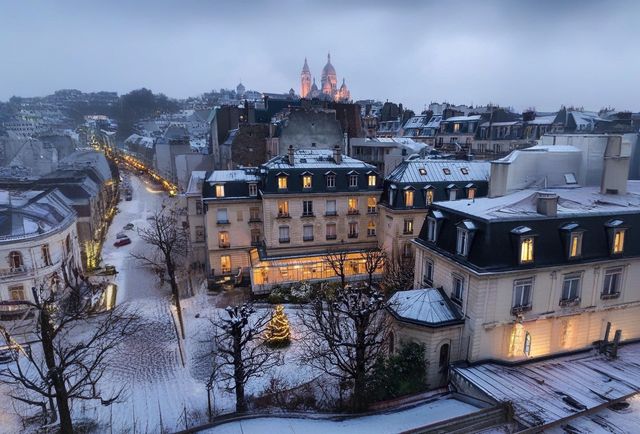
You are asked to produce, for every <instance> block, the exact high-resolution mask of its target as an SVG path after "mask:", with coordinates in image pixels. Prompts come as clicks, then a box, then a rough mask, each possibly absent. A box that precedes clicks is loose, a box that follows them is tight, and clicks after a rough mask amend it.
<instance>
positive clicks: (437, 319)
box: [389, 288, 461, 326]
mask: <svg viewBox="0 0 640 434" xmlns="http://www.w3.org/2000/svg"><path fill="white" fill-rule="evenodd" d="M389 304H390V306H391V307H390V309H391V311H392V313H394V316H395V317H396V318H398V319H400V320H409V321H410V322H418V323H422V324H424V325H432V326H437V325H444V324H446V323H451V322H452V321H456V322H457V321H458V320H460V319H461V315H460V312H458V310H457V309H455V308H454V307H453V306H452V305H451V303H449V301H448V300H447V298H446V297H445V295H444V294H442V292H441V291H439V290H437V289H435V288H424V289H412V290H409V291H398V292H396V293H395V294H393V296H392V297H391V299H390V300H389Z"/></svg>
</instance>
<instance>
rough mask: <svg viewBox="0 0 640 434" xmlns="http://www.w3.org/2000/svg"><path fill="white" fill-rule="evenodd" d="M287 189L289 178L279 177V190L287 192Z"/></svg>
mask: <svg viewBox="0 0 640 434" xmlns="http://www.w3.org/2000/svg"><path fill="white" fill-rule="evenodd" d="M286 189H287V177H286V176H278V190H286Z"/></svg>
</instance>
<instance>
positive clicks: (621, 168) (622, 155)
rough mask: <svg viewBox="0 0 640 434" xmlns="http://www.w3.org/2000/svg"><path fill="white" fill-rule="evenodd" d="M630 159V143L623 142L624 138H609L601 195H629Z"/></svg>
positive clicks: (605, 152) (605, 153)
mask: <svg viewBox="0 0 640 434" xmlns="http://www.w3.org/2000/svg"><path fill="white" fill-rule="evenodd" d="M630 159H631V144H630V143H629V142H623V141H622V136H610V137H608V138H607V148H606V149H605V151H604V165H603V168H602V181H601V183H600V193H602V194H627V178H628V177H629V162H630Z"/></svg>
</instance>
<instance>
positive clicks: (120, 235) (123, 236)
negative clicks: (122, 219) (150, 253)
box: [116, 232, 129, 239]
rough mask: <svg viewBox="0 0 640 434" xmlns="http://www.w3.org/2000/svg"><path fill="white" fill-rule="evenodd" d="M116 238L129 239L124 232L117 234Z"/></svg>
mask: <svg viewBox="0 0 640 434" xmlns="http://www.w3.org/2000/svg"><path fill="white" fill-rule="evenodd" d="M116 238H118V239H120V238H129V236H128V235H127V234H125V233H124V232H118V233H117V234H116Z"/></svg>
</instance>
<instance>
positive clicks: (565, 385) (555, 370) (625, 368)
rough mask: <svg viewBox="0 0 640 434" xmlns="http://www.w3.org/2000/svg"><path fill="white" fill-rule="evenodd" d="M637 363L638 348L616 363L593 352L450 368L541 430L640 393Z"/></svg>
mask: <svg viewBox="0 0 640 434" xmlns="http://www.w3.org/2000/svg"><path fill="white" fill-rule="evenodd" d="M638 358H640V344H637V343H636V344H628V345H624V346H622V347H621V348H620V349H619V350H618V358H617V359H609V358H607V357H605V356H604V355H600V354H597V353H595V351H594V352H591V353H587V354H585V353H582V354H578V355H573V356H567V357H556V358H552V359H549V360H545V361H541V362H534V363H527V364H524V365H519V366H505V365H501V364H497V363H484V364H480V365H475V366H470V367H454V368H453V372H454V376H458V375H459V376H461V377H463V378H464V379H465V380H467V381H468V382H470V383H471V384H472V385H473V386H475V387H476V388H477V389H479V390H480V391H481V392H483V393H485V394H486V395H488V396H489V397H491V398H493V399H495V400H496V401H498V402H505V401H509V402H511V404H512V405H513V409H514V413H515V415H514V416H515V419H516V420H518V421H519V422H523V423H524V424H526V425H528V426H544V425H546V424H550V423H553V422H555V421H558V420H560V419H564V418H570V417H575V416H579V415H580V414H581V413H582V414H584V413H586V412H588V411H589V410H591V409H594V408H596V407H600V406H605V405H607V404H608V403H610V402H611V401H614V400H617V399H620V398H623V397H625V396H629V395H632V394H636V393H638V392H640V365H639V364H638V363H637V360H638ZM634 431H635V429H634ZM612 432H613V431H612ZM615 432H623V431H617V430H616V431H615Z"/></svg>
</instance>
